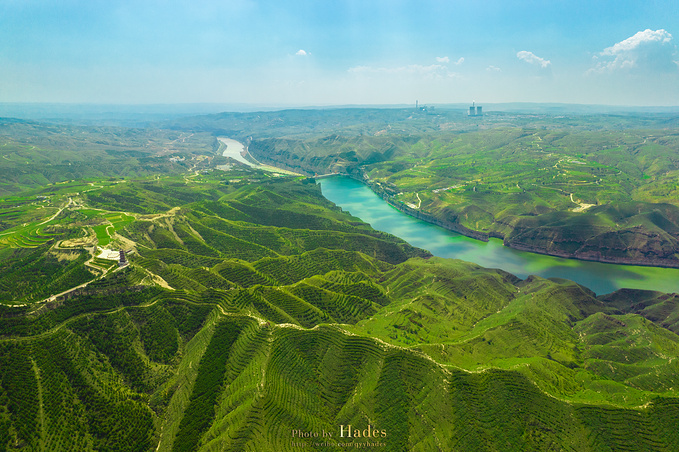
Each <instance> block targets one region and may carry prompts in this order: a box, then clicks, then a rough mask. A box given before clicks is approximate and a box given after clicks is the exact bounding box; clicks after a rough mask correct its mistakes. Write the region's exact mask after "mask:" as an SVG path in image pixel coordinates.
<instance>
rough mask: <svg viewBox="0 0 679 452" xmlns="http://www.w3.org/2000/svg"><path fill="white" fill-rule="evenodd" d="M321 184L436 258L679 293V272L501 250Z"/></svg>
mask: <svg viewBox="0 0 679 452" xmlns="http://www.w3.org/2000/svg"><path fill="white" fill-rule="evenodd" d="M318 183H319V184H320V186H321V190H322V191H323V195H324V196H325V197H326V198H328V199H329V200H330V201H332V202H334V203H335V204H337V205H338V206H340V207H341V208H342V209H343V210H345V211H348V212H350V213H351V214H352V215H354V216H356V217H359V218H361V219H362V220H363V221H365V222H367V223H370V225H372V227H373V228H375V229H378V230H380V231H384V232H388V233H390V234H393V235H395V236H398V237H400V238H402V239H403V240H406V241H407V242H408V243H410V244H411V245H414V246H417V247H419V248H424V249H426V250H429V251H430V252H431V253H432V254H434V255H436V256H441V257H447V258H454V259H462V260H465V261H470V262H475V263H477V264H479V265H482V266H484V267H490V268H501V269H503V270H505V271H508V272H510V273H513V274H515V275H516V276H518V277H519V278H526V277H527V276H528V275H538V276H541V277H543V278H551V277H558V278H565V279H570V280H573V281H576V282H578V283H580V284H582V285H583V286H586V287H588V288H590V289H591V290H593V291H594V292H596V293H597V295H600V294H605V293H609V292H613V291H614V290H617V289H620V288H623V287H627V288H634V289H647V290H658V291H662V292H679V269H675V268H658V267H642V266H632V265H615V264H603V263H599V262H589V261H580V260H576V259H563V258H560V257H552V256H545V255H542V254H535V253H528V252H524V251H517V250H513V249H511V248H507V247H505V246H503V245H502V241H501V240H499V239H491V240H490V241H489V242H483V241H480V240H475V239H471V238H468V237H465V236H463V235H460V234H457V233H455V232H452V231H448V230H446V229H444V228H441V227H439V226H435V225H433V224H430V223H427V222H425V221H421V220H418V219H416V218H413V217H410V216H408V215H406V214H404V213H402V212H400V211H399V210H397V209H395V208H394V207H392V206H390V205H389V204H387V203H386V202H385V201H384V200H383V199H381V198H380V197H379V196H377V195H376V194H375V193H374V192H373V191H372V190H370V189H369V188H368V187H367V186H365V185H363V184H362V183H360V182H358V181H355V180H353V179H349V178H347V177H330V178H327V179H321V180H319V181H318Z"/></svg>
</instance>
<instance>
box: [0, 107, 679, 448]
mask: <svg viewBox="0 0 679 452" xmlns="http://www.w3.org/2000/svg"><path fill="white" fill-rule="evenodd" d="M425 119H426V118H424V119H423V118H419V119H418V121H419V120H421V121H422V123H423V124H424V123H425V122H426V121H425ZM321 126H322V124H321V125H318V127H321ZM323 127H324V126H323ZM366 127H368V126H366ZM418 127H420V126H418ZM361 130H362V129H361ZM138 133H141V132H138ZM159 133H160V132H159ZM167 133H169V132H167ZM176 133H178V134H179V133H180V132H176ZM493 133H498V136H495V135H493ZM503 133H504V132H503ZM534 133H537V132H533V133H532V134H531V135H530V136H532V135H533V134H534ZM540 133H542V132H540ZM578 133H579V132H578ZM583 133H584V132H583ZM630 133H632V132H630ZM133 135H134V134H133ZM161 135H162V134H161ZM499 135H500V133H499V132H497V131H490V132H488V134H487V135H486V138H489V137H493V136H495V138H496V140H497V141H498V142H499V141H502V139H501V137H500V136H499ZM114 136H115V135H114ZM373 138H374V137H373ZM467 138H468V137H465V136H463V134H461V137H460V139H461V140H464V139H467ZM477 138H478V137H477ZM356 139H358V140H362V138H360V137H358V138H356ZM505 139H506V140H508V142H509V143H514V142H515V141H516V140H519V141H520V140H521V138H520V137H519V138H517V137H514V138H512V137H505ZM413 140H414V141H413V142H411V143H409V144H408V146H407V147H409V148H410V149H413V148H417V146H418V144H417V143H418V139H413ZM366 141H367V139H366ZM543 141H547V139H546V137H545V136H543ZM404 142H405V140H404V141H402V142H401V143H404ZM432 143H433V141H432ZM496 144H497V143H496ZM503 146H505V147H506V146H509V144H504V145H503V144H501V143H500V144H498V147H496V148H495V149H503ZM440 147H441V149H444V148H445V144H444V143H442V144H441V145H440ZM403 149H405V147H404V148H403ZM489 149H490V148H489ZM654 149H655V148H654ZM656 150H657V149H656ZM394 152H396V151H394ZM442 152H443V151H442ZM487 152H490V153H491V154H492V152H494V151H491V150H487ZM498 152H499V151H498ZM549 152H556V151H552V150H550V151H549ZM649 152H650V151H649ZM578 153H579V154H581V155H580V156H576V157H573V158H577V159H585V157H584V156H586V155H587V152H586V150H579V151H578ZM462 154H463V153H461V154H460V155H462ZM481 154H482V152H481V151H479V156H478V157H475V158H477V159H478V160H475V161H477V162H480V161H481V160H482V158H481ZM498 155H500V154H496V157H497V156H498ZM394 156H395V159H394V162H392V165H394V166H395V167H396V166H397V165H399V164H401V163H403V162H404V161H405V160H407V159H408V158H411V157H405V156H401V157H396V153H395V154H394ZM460 158H461V157H460ZM469 158H471V157H469ZM487 158H488V159H491V157H487ZM399 159H401V160H399ZM578 161H584V160H578ZM588 161H589V160H588ZM399 162H400V163H399ZM564 162H565V161H564ZM449 163H450V162H449ZM562 163H563V162H562ZM522 164H523V163H521V162H517V163H516V166H515V167H513V168H514V170H516V171H519V172H520V170H521V165H522ZM563 164H564V165H566V163H563ZM620 164H622V162H621V163H620ZM384 165H386V163H385V162H377V161H376V162H375V164H374V166H373V167H370V168H367V171H370V172H374V173H375V174H377V173H379V172H380V171H383V169H384V168H383V166H384ZM451 165H452V164H445V165H443V164H441V165H439V166H441V168H437V167H436V166H435V165H434V164H433V163H432V165H426V164H425V165H424V166H423V167H422V168H424V169H422V172H423V174H425V173H426V174H428V175H431V174H437V173H436V172H437V171H440V172H442V173H445V170H446V168H449V167H451ZM568 165H572V167H573V168H576V165H578V166H577V168H580V164H579V163H574V162H569V163H568ZM601 165H603V163H602V164H601ZM607 165H609V164H607ZM592 167H594V166H592ZM395 169H397V168H395ZM403 171H406V172H407V171H413V169H412V168H406V166H403V169H399V170H398V171H395V172H393V174H391V176H385V177H387V178H388V177H392V176H393V175H396V174H400V173H401V172H403ZM484 171H489V172H492V171H491V168H490V167H487V168H485V169H484ZM573 171H575V169H573ZM582 173H587V171H584V170H583V171H582ZM642 173H643V174H649V175H651V179H643V176H642V175H641V174H640V176H639V178H640V180H646V181H652V180H653V177H654V176H653V173H652V172H651V170H649V169H644V170H643V171H642ZM380 177H381V176H380ZM399 177H401V176H399ZM423 177H424V176H423ZM427 177H429V176H427ZM436 177H439V176H436ZM440 177H442V178H443V177H450V176H440ZM498 177H499V176H498ZM577 177H582V178H584V177H586V174H577ZM376 179H377V177H375V180H376ZM403 179H404V180H405V179H407V178H405V177H403ZM125 180H126V181H125V182H124V183H114V181H107V180H92V181H91V182H87V183H86V184H85V183H83V182H82V181H80V182H78V181H74V182H69V183H68V184H61V185H47V186H45V187H44V188H43V189H41V190H44V191H43V192H44V193H47V194H46V195H44V196H47V197H48V199H46V200H43V199H40V200H38V199H36V197H35V196H33V194H31V193H28V194H26V192H23V193H20V194H17V195H12V197H11V198H9V197H8V198H5V199H3V200H1V202H2V203H5V204H3V205H10V204H11V205H12V206H14V207H12V210H11V212H12V213H11V215H8V216H7V217H6V219H4V220H2V221H5V222H6V223H4V224H5V225H6V226H5V230H4V231H3V232H9V233H10V234H7V235H6V236H10V235H11V236H12V237H14V239H12V240H9V239H7V240H5V241H3V242H1V244H0V295H1V296H2V298H1V299H0V301H2V305H0V448H2V449H8V450H26V451H33V450H36V451H38V450H50V451H60V450H83V451H87V450H134V451H155V450H158V451H173V450H177V451H180V450H192V451H193V450H201V451H211V450H233V451H243V450H250V451H285V450H290V451H292V450H297V449H299V448H302V446H305V448H308V449H310V450H330V451H335V450H346V449H347V448H348V446H347V443H351V442H352V441H353V442H360V443H363V442H366V441H368V440H369V441H370V442H372V443H377V444H378V445H377V446H375V447H371V448H370V449H371V450H388V451H397V450H404V451H406V450H407V451H410V450H413V451H430V450H592V451H594V450H639V451H646V450H659V451H660V450H676V449H679V435H678V434H677V429H676V426H677V425H678V422H679V394H678V391H679V367H678V366H679V364H677V363H679V336H678V335H677V332H678V331H679V327H678V326H677V325H678V319H679V297H677V295H676V294H662V293H657V292H645V291H634V290H621V291H618V292H615V293H612V294H608V295H605V296H600V297H596V296H595V294H594V293H592V292H591V291H589V290H588V289H587V288H584V287H582V286H579V285H577V284H575V283H573V282H570V281H565V280H557V279H550V280H547V279H542V278H539V277H530V278H528V279H526V280H520V279H518V278H517V277H515V276H513V275H511V274H509V273H506V272H504V271H502V270H497V269H486V268H482V267H479V266H478V265H475V264H471V263H468V262H462V261H458V260H445V259H441V258H435V257H432V256H431V255H430V254H429V253H428V252H426V251H424V250H421V249H417V248H414V247H412V246H410V245H408V244H407V243H405V242H404V241H402V240H400V239H398V238H396V237H393V236H390V235H389V234H386V233H382V232H379V231H375V230H373V229H372V228H370V226H369V225H367V224H365V223H363V222H362V221H360V220H359V219H358V218H355V217H351V216H350V215H348V214H346V213H343V212H342V211H341V210H340V209H339V208H337V207H336V206H334V205H333V204H332V203H330V202H328V201H327V200H326V199H325V198H323V196H322V195H321V193H320V189H319V187H318V186H317V185H316V184H315V183H314V182H313V180H310V179H305V178H298V179H292V178H280V177H274V176H272V175H271V174H267V173H263V172H260V171H256V170H251V169H242V168H241V169H239V168H235V169H234V170H233V171H232V172H231V173H225V172H222V171H210V172H207V173H203V172H199V173H195V172H191V173H188V174H187V173H184V174H176V173H173V172H169V173H168V174H163V175H158V176H155V175H154V176H152V177H137V178H132V177H130V178H126V179H125ZM441 180H443V179H441ZM90 183H91V184H93V185H94V186H97V187H99V188H97V189H95V190H92V191H88V192H85V191H84V190H82V187H83V184H85V185H89V184H90ZM649 183H650V182H649ZM384 184H385V185H387V181H385V182H384ZM89 186H90V187H92V185H89ZM508 189H509V188H508ZM450 191H452V189H451V190H448V191H447V192H450ZM418 193H420V192H419V191H418ZM472 193H474V192H473V191H472ZM611 193H614V190H612V191H611ZM520 194H523V193H520ZM448 195H450V193H449V194H448ZM400 196H405V194H404V195H400ZM446 196H447V195H446ZM611 196H613V195H611ZM420 199H422V203H423V205H424V203H425V202H426V201H425V199H423V195H422V193H420ZM544 202H547V201H546V200H545V201H544ZM637 202H639V203H642V201H637ZM35 203H41V204H40V205H38V204H35ZM616 208H617V209H618V210H619V215H620V218H622V217H624V216H625V215H626V213H625V212H627V211H626V210H625V209H628V208H627V207H625V205H624V204H618V207H616ZM629 209H633V208H629ZM630 211H631V210H630ZM668 212H669V210H668ZM471 213H473V212H471V211H470V214H471ZM637 215H640V214H637ZM470 216H472V215H470ZM538 216H539V215H536V217H538ZM601 216H602V217H603V215H601ZM475 218H477V220H476V221H478V222H479V224H481V223H480V222H481V221H483V219H484V218H485V217H484V214H483V212H478V214H477V215H476V217H475ZM658 218H659V217H658ZM606 221H609V222H613V221H614V217H613V216H612V214H610V215H609V217H607V220H606ZM618 222H619V221H618ZM657 223H660V221H659V220H658V221H657ZM31 231H32V232H31ZM31 234H32V235H31ZM32 236H35V237H38V236H40V237H46V238H45V240H28V239H24V238H22V237H26V238H30V237H32ZM2 237H5V236H0V238H2ZM107 241H108V243H106V242H107ZM97 246H100V247H104V246H106V247H107V248H110V249H112V250H118V249H124V250H126V251H127V257H128V259H129V261H130V264H129V265H128V266H125V267H119V266H118V264H117V262H116V261H114V260H107V259H102V258H97V257H96V256H95V249H96V247H97ZM349 425H351V426H352V431H353V432H354V434H355V435H354V437H352V438H349V437H347V436H346V430H344V433H345V437H340V432H341V430H340V429H341V426H344V427H345V428H347V426H349ZM368 427H370V432H372V433H371V434H370V435H369V436H370V437H369V438H366V437H365V436H366V434H364V433H363V432H364V431H365V432H367V431H368V430H367V429H368ZM295 432H297V433H295ZM323 432H326V433H331V434H332V436H331V437H323V436H322V435H323ZM356 432H361V433H360V435H361V436H360V437H356V436H357V434H356ZM374 432H377V433H374ZM306 433H308V434H310V436H307V435H306ZM315 434H318V435H319V436H318V437H316V436H314V435H315ZM328 438H330V440H329V439H328ZM320 443H326V444H329V445H324V446H321V445H317V444H320ZM338 443H341V444H338ZM300 444H301V446H300Z"/></svg>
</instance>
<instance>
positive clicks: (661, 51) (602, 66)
mask: <svg viewBox="0 0 679 452" xmlns="http://www.w3.org/2000/svg"><path fill="white" fill-rule="evenodd" d="M672 40H673V38H672V35H671V34H670V33H668V32H667V31H665V30H663V29H660V30H655V31H653V30H651V29H646V30H644V31H640V32H638V33H636V34H635V35H634V36H631V37H629V38H627V39H625V40H624V41H620V42H618V43H617V44H614V45H612V46H611V47H607V48H605V49H604V50H603V51H602V52H601V53H599V55H597V56H595V57H594V58H595V61H596V64H595V66H594V67H593V68H592V69H590V70H589V71H588V72H599V73H602V72H607V71H616V70H625V71H636V72H640V71H660V72H669V71H676V70H677V64H678V63H677V61H675V58H676V56H677V46H676V45H674V44H673V43H672Z"/></svg>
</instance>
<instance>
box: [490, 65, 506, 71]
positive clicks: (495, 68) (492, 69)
mask: <svg viewBox="0 0 679 452" xmlns="http://www.w3.org/2000/svg"><path fill="white" fill-rule="evenodd" d="M501 70H502V69H500V68H499V67H496V66H493V65H491V66H488V67H487V68H486V71H488V72H500V71H501Z"/></svg>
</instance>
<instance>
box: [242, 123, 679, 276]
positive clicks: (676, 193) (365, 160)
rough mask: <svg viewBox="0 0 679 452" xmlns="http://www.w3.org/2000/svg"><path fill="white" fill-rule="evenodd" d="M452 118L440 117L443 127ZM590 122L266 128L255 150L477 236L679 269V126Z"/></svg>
mask: <svg viewBox="0 0 679 452" xmlns="http://www.w3.org/2000/svg"><path fill="white" fill-rule="evenodd" d="M444 117H445V114H444V115H441V116H437V117H436V118H437V119H431V120H430V122H431V124H440V125H441V121H442V120H443V119H442V118H444ZM591 119H592V118H590V117H584V118H581V119H580V120H576V119H574V118H571V119H570V121H569V122H568V125H566V123H565V122H564V120H559V119H554V120H552V122H551V123H549V122H546V121H545V119H544V118H540V119H536V121H535V124H530V123H528V122H527V121H526V120H525V119H522V120H520V121H517V122H518V123H519V124H521V126H512V124H511V122H512V118H507V117H505V116H502V115H494V116H490V117H489V119H484V120H483V122H482V124H483V126H484V127H483V128H481V127H477V128H470V122H469V121H473V120H467V123H466V125H465V124H463V123H461V122H459V123H458V122H455V123H451V124H452V125H451V126H450V128H447V129H445V130H438V131H433V130H429V129H427V128H426V127H424V126H422V127H421V131H413V130H411V129H407V128H406V129H399V128H397V127H396V124H395V123H393V124H392V123H390V124H389V125H390V126H393V127H391V128H388V131H387V132H384V131H376V132H372V133H370V134H365V135H359V136H356V134H355V133H353V130H351V129H349V130H340V131H339V132H338V133H336V134H332V135H329V136H322V137H319V136H318V135H311V136H309V135H300V136H283V137H278V136H275V137H266V136H265V137H262V138H259V139H254V140H253V141H252V142H251V144H250V146H249V150H250V152H251V153H252V154H253V155H254V156H255V157H256V158H257V159H258V160H260V161H264V162H267V163H270V164H274V165H281V166H283V167H285V168H288V169H292V170H295V171H299V172H306V173H307V174H326V173H340V174H347V175H350V176H351V177H355V178H357V179H359V180H363V181H365V182H366V183H367V184H368V185H369V186H370V187H371V188H372V189H373V190H374V191H375V192H377V193H378V194H380V195H381V196H383V197H385V198H387V199H388V201H389V202H390V203H391V204H392V205H394V206H396V207H397V208H399V209H401V210H403V211H404V212H406V213H408V214H411V215H414V216H416V217H418V218H422V219H425V220H428V221H433V222H436V223H439V224H441V225H443V226H444V227H447V228H449V229H451V230H454V231H457V232H461V233H463V234H465V235H469V236H471V237H474V238H480V239H482V240H487V239H488V238H489V237H499V238H502V239H503V240H504V243H505V245H507V246H510V247H513V248H516V249H521V250H526V251H532V252H539V253H545V254H551V255H556V256H562V257H575V258H579V259H587V260H597V261H604V262H614V263H628V264H637V265H639V264H640V265H653V266H668V267H679V203H678V202H677V200H678V199H679V184H677V177H678V176H679V163H678V162H679V157H678V156H677V151H676V150H677V146H678V145H679V134H678V133H677V132H676V129H666V128H659V129H627V128H626V127H625V126H622V125H621V124H620V121H621V119H620V118H614V117H612V118H605V117H603V119H602V118H601V117H599V118H598V120H599V123H598V124H597V122H596V121H592V122H591V121H590V120H591ZM625 119H629V118H625ZM422 120H423V119H422V118H418V117H414V118H413V124H417V123H418V121H422ZM458 121H460V118H458ZM641 123H643V121H641V122H640V124H641ZM538 124H541V125H543V127H539V126H538ZM662 124H663V123H662V122H661V123H659V124H657V125H656V127H665V126H664V125H662ZM411 125H412V124H411ZM510 126H512V127H510ZM441 129H443V125H441ZM450 129H452V130H454V131H450ZM621 129H623V130H621ZM385 130H387V129H385ZM378 132H379V133H378ZM382 132H384V133H382Z"/></svg>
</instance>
